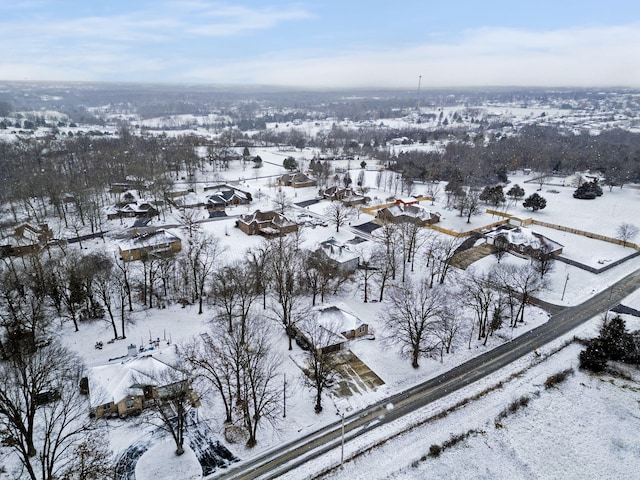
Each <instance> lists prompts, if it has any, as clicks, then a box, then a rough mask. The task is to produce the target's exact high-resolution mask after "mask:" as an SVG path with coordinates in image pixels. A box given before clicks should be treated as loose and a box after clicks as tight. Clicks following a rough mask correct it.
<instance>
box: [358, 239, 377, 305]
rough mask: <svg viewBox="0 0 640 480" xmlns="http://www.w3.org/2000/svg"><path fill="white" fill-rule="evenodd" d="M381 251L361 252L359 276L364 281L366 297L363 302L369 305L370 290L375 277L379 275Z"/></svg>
mask: <svg viewBox="0 0 640 480" xmlns="http://www.w3.org/2000/svg"><path fill="white" fill-rule="evenodd" d="M379 253H380V252H379V251H373V252H369V251H364V250H363V251H361V252H360V266H359V267H358V274H357V276H358V277H360V280H361V281H362V284H361V289H362V293H363V295H364V297H363V299H362V301H363V302H364V303H367V302H368V301H369V289H370V287H371V283H372V281H373V279H374V277H375V276H376V275H377V273H378V262H379V261H380V257H379Z"/></svg>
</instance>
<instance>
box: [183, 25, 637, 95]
mask: <svg viewBox="0 0 640 480" xmlns="http://www.w3.org/2000/svg"><path fill="white" fill-rule="evenodd" d="M638 58H640V25H638V24H632V25H622V26H613V27H589V28H570V29H562V30H553V31H543V32H534V31H527V30H517V29H506V28H492V29H491V28H483V29H476V30H469V31H466V32H464V33H462V34H461V35H460V37H459V39H458V40H457V41H455V42H451V43H425V44H421V45H413V46H409V47H404V48H394V47H393V46H389V47H388V48H384V49H362V50H351V51H347V52H339V53H328V52H324V53H318V52H317V51H313V52H308V51H307V52H305V51H298V52H296V51H290V52H284V53H272V54H269V55H262V56H258V57H254V58H250V59H246V58H245V59H242V61H238V62H231V63H225V64H224V65H220V66H217V67H211V68H203V69H193V70H191V71H189V72H186V73H185V75H184V79H185V80H186V79H187V78H190V79H191V80H199V81H206V82H211V83H216V82H224V83H234V82H240V83H258V84H276V85H288V86H298V85H306V86H315V87H332V86H348V87H369V86H388V87H407V88H414V87H415V85H416V82H417V77H418V75H422V85H423V86H434V87H436V86H438V87H440V86H482V85H496V86H500V85H521V86H600V85H603V86H604V85H617V86H640V66H638V62H637V59H638Z"/></svg>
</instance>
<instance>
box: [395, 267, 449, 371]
mask: <svg viewBox="0 0 640 480" xmlns="http://www.w3.org/2000/svg"><path fill="white" fill-rule="evenodd" d="M443 296H444V293H443V291H442V290H440V288H430V287H429V283H428V281H427V280H426V279H425V280H423V281H421V282H419V283H417V284H414V283H413V282H411V281H410V280H408V281H406V282H404V283H400V284H396V285H394V286H393V287H392V289H391V293H390V295H389V296H388V299H389V302H390V304H389V307H388V308H387V309H386V311H385V315H386V317H387V325H388V326H389V329H390V331H391V334H390V335H391V336H390V337H389V338H390V340H391V341H392V342H393V343H396V344H399V345H400V348H401V352H402V354H403V355H406V356H408V357H409V358H411V366H412V367H413V368H418V367H419V363H418V360H419V359H420V357H425V356H428V355H430V354H431V353H433V352H434V351H436V350H437V348H438V347H439V342H440V339H439V338H438V337H437V335H435V333H434V331H435V329H436V327H437V322H438V320H439V319H440V315H441V310H442V305H443Z"/></svg>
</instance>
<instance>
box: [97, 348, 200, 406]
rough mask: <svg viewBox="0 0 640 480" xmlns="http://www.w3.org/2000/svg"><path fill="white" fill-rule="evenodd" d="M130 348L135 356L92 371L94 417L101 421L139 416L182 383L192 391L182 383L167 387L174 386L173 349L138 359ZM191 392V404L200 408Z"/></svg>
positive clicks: (134, 350)
mask: <svg viewBox="0 0 640 480" xmlns="http://www.w3.org/2000/svg"><path fill="white" fill-rule="evenodd" d="M131 347H132V350H133V354H132V355H131V354H130V355H129V356H127V357H126V358H125V359H124V360H122V361H120V362H117V363H111V364H108V365H100V366H96V367H93V368H91V370H90V373H89V376H88V384H89V403H90V406H91V413H92V414H93V415H95V416H96V417H98V418H102V417H115V416H118V417H124V416H128V415H135V414H138V413H140V412H141V411H142V410H144V409H145V408H147V407H148V406H149V405H150V404H151V403H153V402H154V400H156V399H162V398H163V397H166V396H168V395H169V392H171V391H173V390H174V388H173V387H174V386H176V385H180V383H185V384H184V385H183V387H184V388H186V389H189V386H188V384H186V382H185V381H183V380H180V381H178V382H172V383H166V382H171V380H170V379H171V377H172V376H171V371H172V370H174V367H172V366H171V365H172V364H175V362H176V361H177V354H176V348H175V346H174V345H171V346H170V347H168V348H165V349H159V350H154V351H151V352H149V351H146V352H144V353H140V354H137V355H136V352H137V350H136V347H135V345H132V346H131ZM131 347H130V351H131ZM174 378H175V377H174ZM177 378H179V376H177ZM189 392H190V393H191V395H192V402H193V403H194V405H197V404H198V399H197V397H196V396H195V394H193V392H191V391H190V390H189Z"/></svg>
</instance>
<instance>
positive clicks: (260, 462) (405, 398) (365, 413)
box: [205, 270, 640, 480]
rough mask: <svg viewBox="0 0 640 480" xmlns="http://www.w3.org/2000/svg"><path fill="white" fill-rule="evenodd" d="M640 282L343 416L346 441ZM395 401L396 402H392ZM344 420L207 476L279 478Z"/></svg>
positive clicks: (602, 307) (524, 350)
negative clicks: (429, 378)
mask: <svg viewBox="0 0 640 480" xmlns="http://www.w3.org/2000/svg"><path fill="white" fill-rule="evenodd" d="M639 287H640V270H637V271H635V272H633V273H631V274H629V275H627V276H626V277H624V278H622V279H621V280H619V281H618V282H616V283H615V284H614V285H612V286H611V287H609V288H607V289H606V290H604V291H602V292H600V293H598V294H596V295H594V296H593V297H591V298H590V299H588V300H587V301H585V302H583V303H581V304H580V305H577V306H575V307H570V308H566V309H564V310H562V311H561V312H559V313H557V314H556V315H553V316H552V317H551V318H550V319H549V321H548V322H547V323H545V324H543V325H541V326H539V327H537V328H535V329H533V330H530V331H528V332H526V333H524V334H522V335H520V336H519V337H516V338H514V339H513V340H512V341H510V342H507V343H505V344H502V345H500V346H498V347H496V348H494V349H492V350H490V351H488V352H486V353H484V354H482V355H480V356H478V357H475V358H473V359H471V360H469V361H467V362H465V363H463V364H461V365H458V366H457V367H455V368H453V369H452V370H449V371H448V372H445V373H443V374H441V375H439V376H437V377H435V378H433V379H431V380H428V381H426V382H424V383H421V384H419V385H417V386H414V387H412V388H409V389H407V390H405V391H402V392H400V393H397V394H395V395H392V396H390V397H388V398H386V399H384V400H382V401H380V402H378V403H376V404H374V405H371V406H370V407H367V408H366V409H364V410H361V411H359V412H356V413H353V414H351V415H349V416H345V418H344V432H345V433H344V435H345V441H349V439H352V438H354V437H357V436H358V435H361V434H362V433H365V432H367V431H369V430H372V429H374V428H376V427H378V426H380V425H382V424H384V423H387V422H390V421H393V420H395V419H397V418H400V417H402V416H403V415H406V414H409V413H411V412H413V411H414V410H415V409H417V408H420V407H422V406H424V405H427V404H428V403H431V402H433V401H435V400H438V399H440V398H443V397H445V396H446V395H448V394H450V393H452V392H454V391H456V390H459V389H461V388H463V387H465V386H467V385H470V384H471V383H474V382H476V381H478V380H480V379H482V378H484V377H485V376H487V375H489V374H491V373H493V372H496V371H497V370H499V369H501V368H503V367H505V366H507V365H508V364H510V363H512V362H514V361H515V360H517V359H519V358H521V357H523V356H525V355H527V354H530V353H532V352H533V351H534V350H536V349H537V348H539V347H541V346H542V345H545V344H547V343H549V342H551V341H553V340H555V339H557V338H559V337H561V336H562V335H564V334H566V333H568V332H570V331H571V330H573V329H574V328H576V327H578V326H579V325H581V324H582V323H584V322H586V321H587V320H589V319H591V318H593V317H595V316H596V315H598V314H599V313H601V312H606V311H607V310H609V309H611V308H612V307H614V306H615V305H617V304H618V303H620V302H621V301H622V299H624V298H625V297H626V296H628V295H630V294H631V293H633V292H634V291H635V290H636V289H638V288H639ZM389 406H392V407H389ZM340 442H341V422H340V421H338V422H335V423H333V424H331V425H327V426H326V427H324V428H321V429H320V430H318V431H315V432H312V433H309V434H307V435H305V436H304V437H302V438H299V439H296V440H293V441H291V442H289V443H286V444H283V445H280V446H277V447H275V448H273V449H271V450H269V451H267V452H265V453H263V454H261V455H259V456H257V457H255V458H252V459H249V460H247V461H244V462H241V463H239V464H236V465H234V467H233V468H230V469H228V470H224V471H219V472H216V473H214V474H212V475H210V476H208V477H205V478H206V479H225V480H226V479H243V480H249V479H256V478H261V479H274V478H277V477H278V476H280V475H282V474H283V473H285V472H287V471H289V470H292V469H294V468H296V467H298V466H300V465H302V464H304V463H305V462H307V461H308V460H310V459H313V458H317V457H319V456H320V455H322V454H324V453H326V452H328V451H330V450H333V449H335V448H339V447H340Z"/></svg>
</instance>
